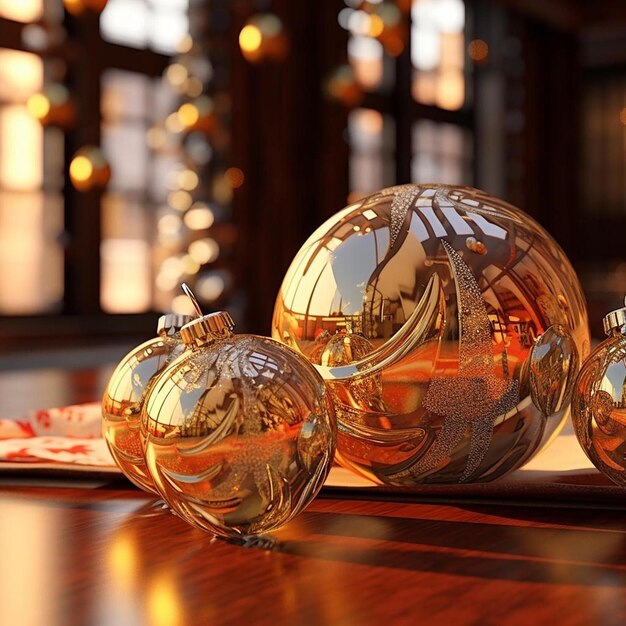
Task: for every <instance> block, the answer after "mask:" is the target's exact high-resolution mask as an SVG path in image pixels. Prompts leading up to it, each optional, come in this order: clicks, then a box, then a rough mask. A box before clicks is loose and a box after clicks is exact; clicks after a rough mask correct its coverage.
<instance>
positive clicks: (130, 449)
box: [102, 332, 185, 493]
mask: <svg viewBox="0 0 626 626" xmlns="http://www.w3.org/2000/svg"><path fill="white" fill-rule="evenodd" d="M184 349H185V346H184V344H183V343H182V342H181V338H180V333H179V332H176V333H174V334H172V335H169V336H168V335H164V336H161V337H155V338H154V339H150V340H149V341H146V342H145V343H142V344H141V345H140V346H138V347H137V348H135V349H134V350H131V351H130V352H129V353H128V354H127V355H126V356H125V357H124V358H123V359H122V360H121V361H120V363H119V364H118V365H117V367H116V368H115V370H114V372H113V374H112V375H111V378H110V379H109V382H108V384H107V386H106V389H105V390H104V394H103V397H102V435H103V437H104V439H105V441H106V443H107V446H108V448H109V451H110V452H111V456H112V457H113V460H114V461H115V463H116V464H117V466H118V467H119V468H120V469H121V470H122V473H123V474H124V475H125V476H126V477H127V478H128V479H129V480H130V481H131V482H133V483H134V484H135V485H137V486H138V487H139V488H141V489H143V490H144V491H149V492H151V493H158V492H157V490H156V488H155V486H154V483H153V482H152V478H151V477H150V474H149V472H148V469H147V467H146V461H145V457H144V452H143V441H142V438H141V409H142V407H143V403H144V400H145V398H146V394H147V392H148V389H149V388H150V385H151V384H152V383H153V381H154V379H155V377H156V376H157V375H158V374H159V373H160V372H161V371H162V370H163V369H164V368H165V367H166V366H167V365H169V363H171V362H172V361H173V360H174V359H175V358H176V357H177V356H179V355H180V354H181V353H182V352H183V350H184Z"/></svg>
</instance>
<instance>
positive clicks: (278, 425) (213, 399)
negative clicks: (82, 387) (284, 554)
mask: <svg viewBox="0 0 626 626" xmlns="http://www.w3.org/2000/svg"><path fill="white" fill-rule="evenodd" d="M232 328H233V323H232V320H231V319H230V316H229V315H228V314H227V313H225V312H219V313H214V314H212V315H206V316H203V317H202V318H200V319H197V320H195V321H193V322H191V323H190V324H187V325H186V326H184V327H183V329H182V331H181V336H182V338H183V341H184V342H185V344H186V345H187V346H188V347H189V350H187V351H186V352H185V353H184V354H183V355H182V356H181V357H180V358H178V359H177V360H176V361H174V362H173V363H172V364H171V365H170V366H169V367H168V368H167V369H165V370H164V371H163V373H162V374H161V376H160V377H159V378H158V380H157V381H156V384H155V385H154V387H153V388H152V389H151V391H150V393H149V395H148V398H147V400H146V403H145V406H144V411H143V420H142V424H143V425H142V429H143V432H144V436H145V438H146V460H147V464H148V469H149V471H150V474H151V476H152V478H153V480H154V483H155V485H156V486H157V489H158V491H159V493H160V494H161V495H162V496H163V498H164V499H165V500H166V501H167V502H168V504H169V505H170V506H171V507H172V509H173V511H174V512H176V513H177V514H178V515H179V516H180V517H182V518H183V519H185V520H186V521H188V522H189V523H190V524H192V525H194V526H196V527H199V528H201V529H203V530H207V531H209V532H212V533H214V534H215V535H220V536H224V537H245V536H247V535H255V534H259V533H264V532H266V531H270V530H272V529H275V528H277V527H279V526H281V525H283V524H285V523H286V522H287V521H288V520H290V519H291V518H292V517H293V516H295V515H296V514H297V513H299V512H300V511H301V510H302V509H303V508H304V507H305V506H307V505H308V504H309V502H310V501H311V500H312V499H313V498H314V497H315V495H316V494H317V492H318V491H319V489H320V488H321V487H322V484H323V483H324V480H325V478H326V475H327V473H328V470H329V469H330V465H331V462H332V459H333V454H334V449H335V437H336V425H335V421H334V415H333V410H332V406H331V405H330V403H329V401H328V398H327V392H326V389H325V386H324V381H323V380H322V378H321V377H320V375H319V374H318V373H317V372H316V371H315V368H314V367H313V366H312V365H311V364H310V363H309V362H308V361H307V360H306V359H305V358H303V357H302V356H300V355H299V354H298V353H297V352H295V351H293V350H291V349H290V348H288V347H286V346H284V345H283V344H281V343H279V342H277V341H273V340H272V339H268V338H265V337H258V336H255V335H233V333H232Z"/></svg>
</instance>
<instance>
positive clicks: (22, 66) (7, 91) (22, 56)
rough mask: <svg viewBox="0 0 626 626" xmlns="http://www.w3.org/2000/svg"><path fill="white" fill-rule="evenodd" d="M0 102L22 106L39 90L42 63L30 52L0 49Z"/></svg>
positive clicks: (41, 81)
mask: <svg viewBox="0 0 626 626" xmlns="http://www.w3.org/2000/svg"><path fill="white" fill-rule="evenodd" d="M0 67H1V68H2V71H1V72H0V100H4V101H5V102H15V103H19V104H22V103H23V102H25V101H26V100H27V99H28V98H29V97H30V96H32V95H33V94H34V93H36V92H37V91H39V90H40V89H41V86H42V84H43V63H42V62H41V58H40V57H38V56H37V55H35V54H32V53H30V52H18V51H17V50H6V49H0Z"/></svg>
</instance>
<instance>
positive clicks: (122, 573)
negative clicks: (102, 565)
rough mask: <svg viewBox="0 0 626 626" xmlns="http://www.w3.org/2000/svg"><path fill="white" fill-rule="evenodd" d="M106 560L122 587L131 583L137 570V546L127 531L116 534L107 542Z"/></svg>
mask: <svg viewBox="0 0 626 626" xmlns="http://www.w3.org/2000/svg"><path fill="white" fill-rule="evenodd" d="M107 561H108V564H109V567H110V569H111V573H112V574H113V576H114V577H115V579H116V580H117V581H118V582H119V583H120V585H121V586H122V587H128V586H130V585H133V583H134V582H135V576H136V574H137V570H138V560H137V547H136V545H135V542H134V541H133V537H132V536H131V535H130V534H129V533H128V532H126V533H120V534H118V535H116V536H115V538H114V539H113V541H112V542H111V543H110V544H109V550H108V553H107Z"/></svg>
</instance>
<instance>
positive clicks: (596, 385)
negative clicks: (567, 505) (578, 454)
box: [572, 308, 626, 486]
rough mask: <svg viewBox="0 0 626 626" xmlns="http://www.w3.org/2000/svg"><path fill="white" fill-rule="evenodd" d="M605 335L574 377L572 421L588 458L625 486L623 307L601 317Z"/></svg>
mask: <svg viewBox="0 0 626 626" xmlns="http://www.w3.org/2000/svg"><path fill="white" fill-rule="evenodd" d="M604 329H605V331H606V334H607V335H608V338H607V339H606V340H605V341H603V342H602V343H601V344H600V345H599V346H597V347H596V349H595V350H594V351H593V352H592V353H591V355H590V356H589V358H588V359H587V360H586V361H585V363H584V364H583V367H582V369H581V370H580V374H579V375H578V378H577V380H576V389H575V391H574V398H573V399H572V421H573V423H574V429H575V431H576V436H577V437H578V441H579V442H580V445H581V446H582V447H583V450H584V451H585V453H586V454H587V456H588V457H589V459H590V460H591V462H592V463H593V464H594V465H595V466H596V467H597V468H598V469H599V470H600V471H601V472H602V473H603V474H604V475H605V476H608V478H610V479H611V480H612V481H613V482H614V483H617V484H618V485H622V486H626V308H622V309H617V310H616V311H612V312H611V313H609V314H608V315H607V316H606V317H605V318H604Z"/></svg>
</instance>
